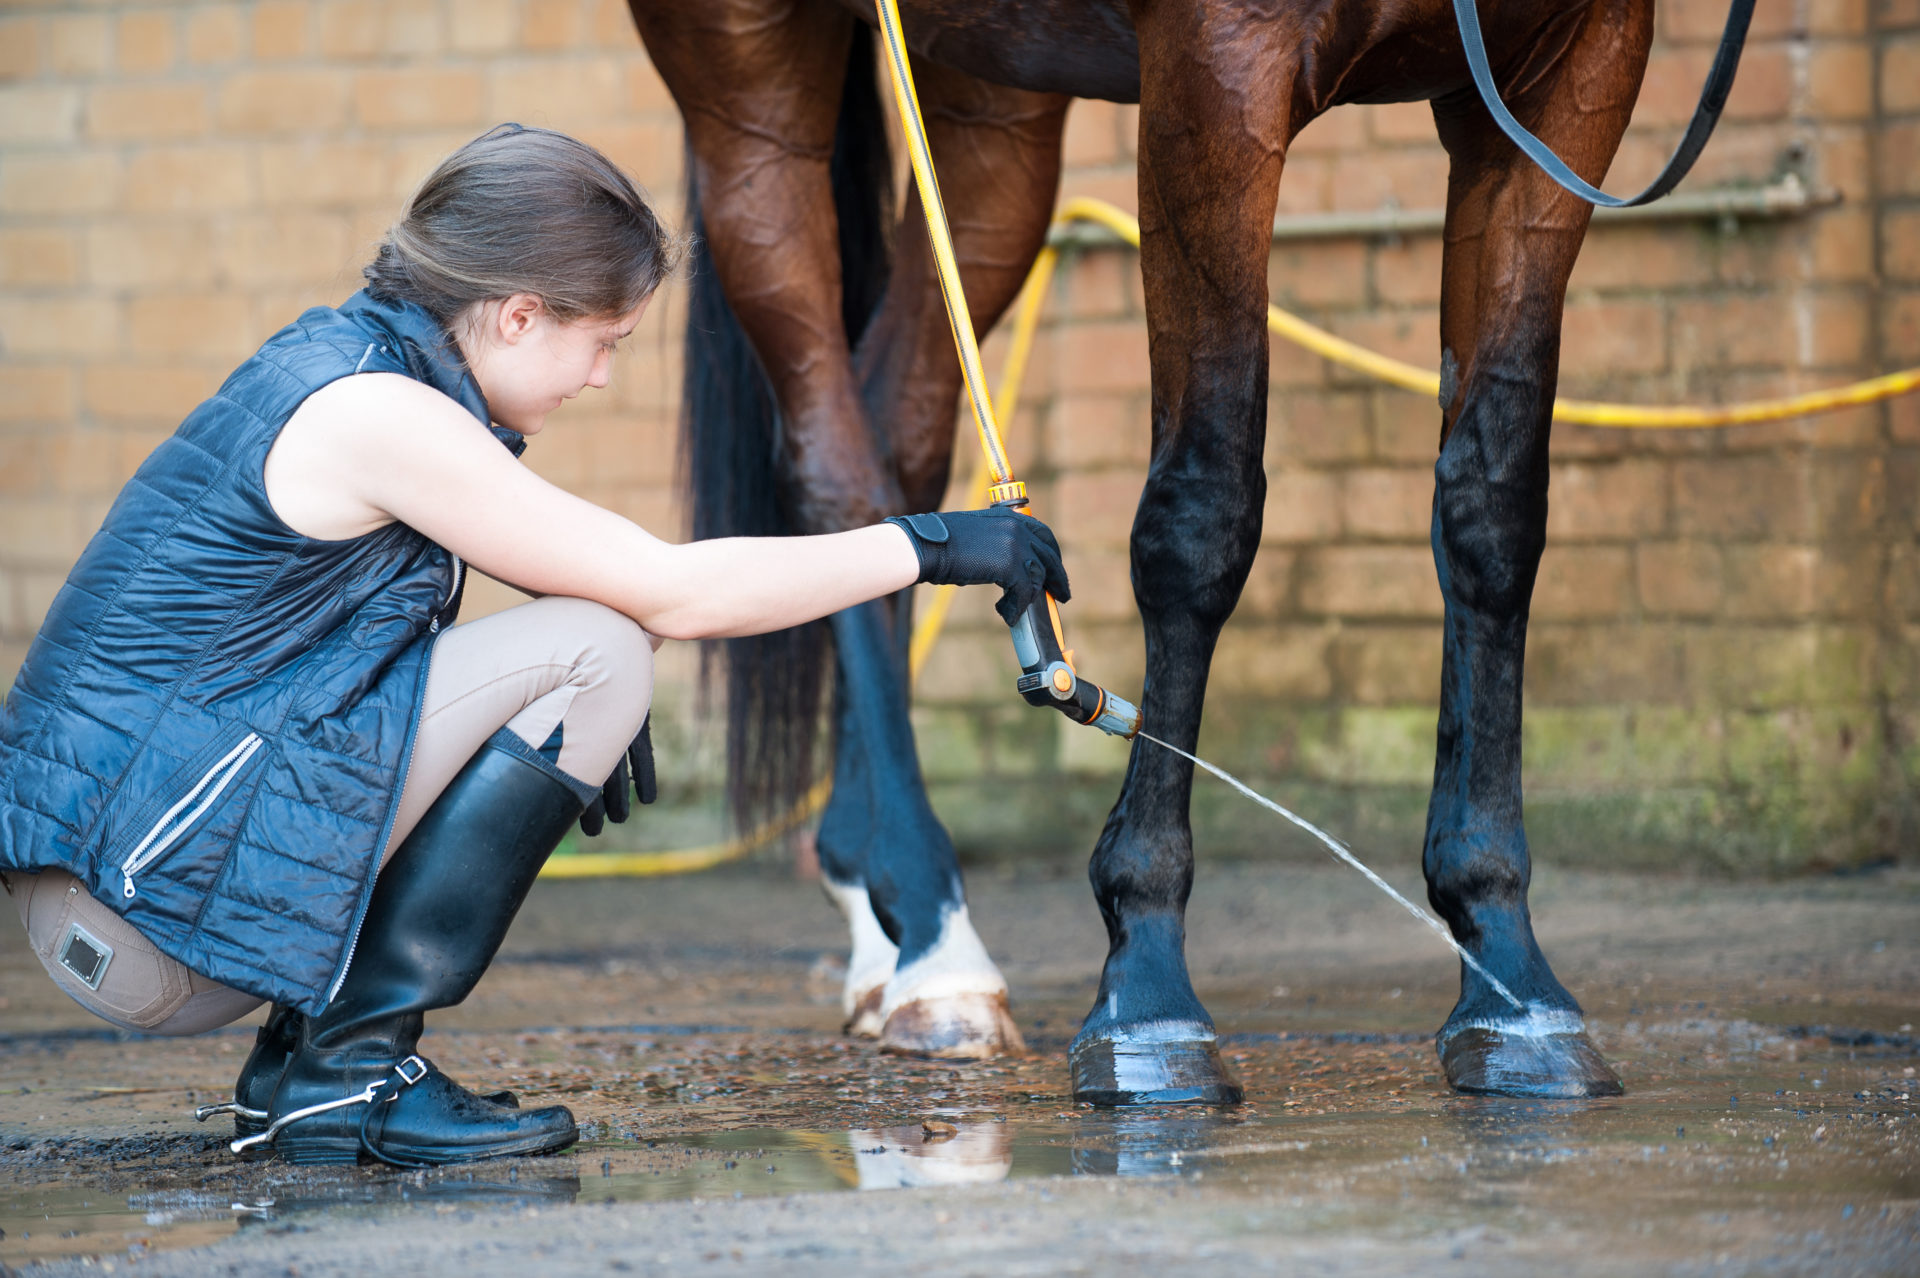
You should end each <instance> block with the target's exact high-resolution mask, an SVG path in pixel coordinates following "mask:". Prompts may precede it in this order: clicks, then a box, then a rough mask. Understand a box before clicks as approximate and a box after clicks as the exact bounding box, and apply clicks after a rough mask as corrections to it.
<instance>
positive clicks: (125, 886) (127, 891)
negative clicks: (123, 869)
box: [120, 874, 134, 901]
mask: <svg viewBox="0 0 1920 1278" xmlns="http://www.w3.org/2000/svg"><path fill="white" fill-rule="evenodd" d="M120 877H121V880H122V883H121V887H120V895H121V896H124V897H126V898H127V899H128V900H129V901H131V900H132V899H133V898H134V891H133V876H132V875H131V874H123V875H121V876H120Z"/></svg>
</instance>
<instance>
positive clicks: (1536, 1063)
mask: <svg viewBox="0 0 1920 1278" xmlns="http://www.w3.org/2000/svg"><path fill="white" fill-rule="evenodd" d="M1439 1050H1440V1066H1441V1068H1442V1069H1444V1070H1445V1071H1446V1074H1447V1082H1449V1083H1451V1084H1452V1085H1453V1088H1454V1090H1455V1091H1459V1092H1467V1093H1470V1094H1472V1095H1476V1096H1528V1097H1545V1098H1554V1099H1561V1100H1570V1099H1579V1098H1583V1097H1595V1096H1619V1095H1621V1094H1622V1093H1623V1092H1625V1091H1626V1089H1625V1088H1624V1087H1622V1086H1621V1085H1620V1077H1619V1075H1617V1074H1615V1073H1614V1072H1613V1069H1612V1067H1611V1066H1609V1065H1608V1064H1607V1062H1606V1061H1605V1060H1604V1059H1603V1058H1602V1057H1601V1055H1600V1051H1599V1049H1598V1048H1596V1047H1594V1045H1593V1040H1591V1039H1589V1038H1588V1037H1587V1036H1586V1034H1585V1033H1584V1032H1583V1031H1581V1030H1577V1029H1570V1030H1567V1031H1564V1032H1561V1033H1553V1034H1517V1033H1510V1032H1508V1031H1505V1030H1500V1029H1494V1028H1491V1027H1488V1026H1481V1025H1474V1026H1469V1027H1467V1028H1465V1029H1462V1030H1458V1031H1455V1032H1454V1033H1453V1034H1452V1035H1451V1036H1449V1037H1446V1038H1443V1039H1442V1040H1441V1042H1440V1044H1439Z"/></svg>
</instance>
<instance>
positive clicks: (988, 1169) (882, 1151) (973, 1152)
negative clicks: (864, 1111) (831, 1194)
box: [848, 1122, 1013, 1189]
mask: <svg viewBox="0 0 1920 1278" xmlns="http://www.w3.org/2000/svg"><path fill="white" fill-rule="evenodd" d="M952 1126H953V1128H954V1130H953V1134H952V1135H935V1134H930V1133H928V1132H927V1131H926V1130H924V1129H923V1128H921V1127H917V1126H915V1127H881V1128H863V1129H861V1130H858V1131H854V1132H850V1133H848V1139H849V1140H850V1141H851V1142H852V1144H853V1157H854V1166H855V1168H856V1170H857V1171H858V1172H859V1176H860V1180H859V1186H860V1188H861V1189H917V1188H919V1187H921V1186H923V1185H987V1184H991V1183H993V1182H994V1181H997V1180H1005V1179H1006V1178H1007V1176H1008V1175H1009V1174H1010V1173H1011V1172H1012V1171H1013V1135H1012V1133H1010V1132H1009V1131H1008V1130H1007V1125H1006V1124H1005V1123H1004V1122H999V1123H957V1124H953V1125H952Z"/></svg>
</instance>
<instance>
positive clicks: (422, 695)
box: [327, 555, 460, 1003]
mask: <svg viewBox="0 0 1920 1278" xmlns="http://www.w3.org/2000/svg"><path fill="white" fill-rule="evenodd" d="M453 562H454V563H456V564H458V563H459V562H460V557H459V556H458V555H456V556H454V560H453ZM455 586H456V588H458V582H457V581H456V582H455ZM438 629H439V628H438V627H437V626H436V627H434V630H435V632H436V633H437V631H438ZM437 642H439V641H438V640H432V639H430V640H428V644H429V645H432V644H434V643H437ZM432 669H433V648H432V647H431V646H429V647H428V648H427V655H426V658H425V659H424V660H423V661H421V663H420V678H419V681H418V686H417V687H415V688H414V690H413V725H412V727H410V728H409V729H408V730H407V757H406V758H404V759H402V760H401V761H400V772H399V775H398V776H396V777H395V778H394V779H393V802H392V804H391V806H390V808H389V810H388V812H387V822H386V824H385V825H384V826H383V827H381V830H380V842H379V844H378V846H376V847H375V848H374V853H373V855H374V858H375V860H376V862H377V861H378V860H379V859H380V858H383V857H385V856H386V853H387V840H389V839H391V838H392V837H393V822H394V818H395V817H397V816H399V815H400V796H401V795H402V794H404V793H405V792H406V788H407V775H408V774H409V773H410V772H412V771H413V756H414V755H416V754H418V753H419V752H420V716H421V714H422V713H423V712H424V711H425V710H426V706H427V675H428V673H429V672H430V671H431V670H432ZM380 869H381V867H380V866H379V865H378V864H377V863H376V864H375V866H374V869H373V873H374V878H375V880H376V882H377V880H378V878H379V875H380ZM372 904H373V894H372V893H371V892H369V893H368V894H367V902H366V904H365V905H362V906H361V907H360V912H359V913H358V914H356V915H354V918H353V931H352V932H351V933H350V934H349V935H348V936H347V953H346V957H345V958H343V959H342V960H341V961H340V974H339V975H338V976H336V977H334V978H333V984H332V985H331V986H329V987H328V989H327V1002H329V1003H331V1002H333V1000H334V997H335V996H336V995H338V994H339V993H340V987H341V986H342V985H345V984H346V983H347V973H348V972H350V971H352V970H353V952H354V951H355V950H357V949H359V948H360V929H361V928H363V927H365V926H366V923H367V910H368V908H369V907H370V906H371V905H372Z"/></svg>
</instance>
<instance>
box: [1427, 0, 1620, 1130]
mask: <svg viewBox="0 0 1920 1278" xmlns="http://www.w3.org/2000/svg"><path fill="white" fill-rule="evenodd" d="M1651 10H1652V6H1651V4H1648V3H1646V2H1645V0H1610V2H1609V3H1602V4H1597V5H1595V6H1594V7H1593V9H1592V10H1591V12H1590V13H1588V14H1587V15H1586V18H1585V19H1584V23H1583V27H1584V29H1583V30H1581V31H1580V32H1579V33H1578V34H1577V35H1575V36H1574V37H1573V38H1572V39H1571V40H1570V41H1569V43H1568V45H1567V47H1566V48H1565V50H1564V51H1563V52H1562V54H1561V55H1560V57H1559V59H1558V61H1557V64H1556V65H1555V66H1554V67H1553V68H1552V69H1551V70H1550V71H1549V72H1547V73H1545V74H1537V75H1535V76H1532V77H1530V80H1529V84H1528V87H1527V88H1526V89H1525V91H1524V92H1522V93H1520V94H1518V95H1516V96H1515V97H1514V98H1513V99H1511V105H1512V106H1513V108H1514V110H1515V113H1516V114H1517V115H1519V116H1520V118H1521V119H1522V120H1525V121H1527V122H1528V123H1529V124H1530V126H1531V127H1532V128H1533V129H1534V130H1535V131H1536V132H1538V133H1539V134H1540V135H1541V137H1542V138H1543V139H1544V140H1546V141H1547V142H1548V143H1549V144H1550V145H1552V146H1553V147H1554V148H1555V149H1556V150H1558V151H1559V152H1560V153H1561V154H1562V155H1564V156H1566V157H1567V158H1568V160H1569V162H1570V163H1572V164H1573V165H1574V166H1575V168H1577V169H1579V170H1580V171H1581V172H1583V173H1585V174H1586V175H1587V176H1588V177H1589V178H1592V179H1595V180H1597V179H1598V178H1599V177H1600V176H1601V175H1602V174H1604V173H1605V171H1606V168H1607V164H1608V163H1609V161H1610V160H1611V159H1612V156H1613V151H1614V147H1615V146H1616V145H1617V144H1618V142H1619V139H1620V135H1621V132H1622V131H1623V130H1624V129H1625V128H1626V124H1627V117H1628V114H1629V113H1630V112H1631V110H1632V107H1633V100H1634V95H1635V91H1636V90H1637V88H1638V86H1639V80H1640V72H1641V70H1642V68H1643V67H1644V65H1645V59H1646V50H1647V40H1648V34H1649V30H1648V29H1649V25H1650V16H1651ZM1434 117H1435V119H1436V121H1437V122H1438V124H1439V128H1440V136H1441V140H1442V141H1443V142H1444V143H1445V144H1446V147H1447V150H1448V152H1449V154H1450V156H1451V157H1452V162H1453V169H1452V175H1451V178H1450V181H1449V189H1448V208H1447V230H1446V235H1447V245H1446V250H1445V258H1444V264H1443V268H1442V301H1441V344H1442V356H1441V359H1442V364H1443V367H1445V368H1446V369H1448V370H1449V374H1450V375H1451V376H1454V377H1457V380H1456V381H1453V382H1452V383H1450V384H1445V385H1443V388H1442V392H1441V393H1442V395H1443V397H1445V402H1444V404H1443V407H1444V410H1445V435H1444V438H1443V442H1442V445H1441V449H1440V459H1439V463H1438V465H1437V466H1436V467H1435V472H1434V473H1435V486H1434V498H1433V555H1434V561H1435V563H1436V564H1437V566H1438V568H1439V571H1440V589H1441V593H1442V595H1443V596H1444V598H1445V602H1446V619H1445V632H1444V633H1445V639H1444V642H1445V652H1444V656H1443V660H1442V668H1441V694H1440V730H1439V751H1438V758H1437V760H1436V763H1435V766H1434V779H1433V796H1432V799H1431V800H1430V803H1429V806H1428V809H1427V834H1426V848H1425V856H1424V864H1425V870H1426V877H1427V896H1428V899H1429V900H1430V901H1431V902H1432V903H1433V907H1434V909H1436V910H1437V911H1439V913H1440V915H1441V917H1442V918H1444V919H1445V920H1446V921H1447V924H1448V925H1449V926H1450V927H1451V928H1452V930H1453V934H1454V936H1455V938H1456V939H1458V940H1459V942H1460V944H1461V945H1462V946H1463V947H1464V948H1465V949H1466V950H1467V952H1468V953H1469V954H1471V955H1473V957H1474V958H1475V959H1476V960H1478V962H1479V963H1480V965H1481V966H1482V967H1483V968H1484V969H1485V970H1486V972H1487V973H1490V974H1491V976H1492V977H1493V978H1494V979H1495V980H1498V981H1499V982H1501V983H1502V984H1504V985H1505V986H1506V987H1507V989H1508V990H1509V991H1510V992H1511V993H1512V994H1513V995H1514V996H1515V998H1517V999H1518V1001H1519V1002H1520V1004H1522V1006H1520V1007H1516V1006H1514V1005H1513V1003H1512V1002H1511V1001H1509V1000H1508V999H1507V998H1505V997H1504V996H1502V995H1501V994H1500V992H1499V991H1498V990H1496V989H1495V988H1494V986H1493V984H1492V983H1491V982H1490V981H1489V980H1488V979H1487V978H1486V977H1485V976H1483V975H1482V974H1481V973H1480V972H1478V971H1475V970H1474V969H1473V968H1471V967H1469V966H1467V965H1465V964H1463V965H1462V967H1461V976H1460V986H1461V988H1460V1001H1459V1003H1458V1004H1457V1005H1456V1006H1455V1008H1454V1010H1453V1014H1452V1015H1451V1016H1449V1017H1448V1018H1447V1022H1446V1024H1445V1026H1444V1027H1443V1028H1442V1029H1441V1030H1440V1033H1439V1036H1438V1040H1437V1045H1438V1048H1439V1052H1440V1059H1441V1062H1442V1064H1443V1066H1444V1068H1445V1070H1446V1074H1447V1080H1448V1081H1449V1082H1450V1083H1452V1084H1453V1086H1455V1087H1456V1088H1459V1089H1460V1090H1462V1091H1468V1092H1493V1093H1500V1094H1506V1095H1531V1096H1603V1095H1613V1094H1617V1093H1618V1092H1619V1091H1620V1082H1619V1080H1618V1078H1616V1077H1615V1075H1614V1073H1613V1071H1612V1070H1611V1069H1610V1068H1608V1066H1607V1064H1606V1062H1605V1061H1604V1060H1602V1059H1601V1057H1600V1054H1599V1052H1598V1051H1597V1050H1595V1048H1594V1046H1593V1044H1592V1043H1591V1041H1589V1040H1588V1038H1587V1036H1586V1033H1585V1028H1584V1023H1583V1021H1582V1018H1581V1013H1580V1006H1579V1004H1578V1003H1576V1002H1575V1001H1574V999H1573V996H1572V995H1571V994H1569V993H1568V992H1567V990H1566V988H1565V987H1564V986H1563V985H1561V983H1560V981H1559V979H1558V978H1556V977H1555V976H1554V974H1553V969H1552V968H1551V967H1550V966H1549V965H1548V963H1547V960H1546V956H1545V955H1543V954H1542V953H1541V952H1540V947H1539V945H1538V944H1537V943H1536V942H1535V939H1534V934H1533V923H1532V919H1531V917H1530V915H1529V913H1528V909H1527V885H1528V881H1529V879H1530V877H1531V864H1530V859H1529V856H1528V852H1527V836H1526V830H1525V828H1524V826H1523V825H1522V822H1521V786H1520V719H1521V682H1522V673H1523V669H1524V662H1525V656H1526V642H1527V612H1528V606H1529V603H1530V601H1531V598H1532V594H1533V584H1534V576H1535V572H1536V570H1537V569H1538V567H1539V563H1540V555H1541V551H1542V550H1543V548H1544V546H1545V544H1546V525H1547V440H1548V428H1549V424H1550V421H1551V418H1552V409H1553V399H1554V389H1555V384H1556V381H1557V374H1558V368H1559V357H1560V325H1561V309H1562V305H1563V302H1564V299H1565V294H1566V286H1567V278H1568V275H1569V274H1570V273H1571V271H1572V269H1573V263H1574V258H1575V257H1576V255H1577V254H1578V253H1579V249H1580V243H1581V240H1582V238H1583V237H1584V235H1585V233H1586V227H1587V221H1588V217H1589V214H1590V210H1589V209H1588V207H1587V206H1586V205H1585V204H1584V203H1582V202H1581V201H1580V200H1578V199H1576V198H1575V197H1573V196H1571V195H1569V194H1567V193H1566V192H1564V191H1562V190H1561V189H1560V188H1559V187H1558V186H1556V185H1554V183H1553V182H1552V181H1551V180H1550V179H1549V178H1547V177H1546V175H1545V174H1543V173H1541V172H1540V171H1539V170H1538V169H1537V168H1535V167H1534V165H1533V163H1532V162H1531V161H1529V160H1527V159H1526V158H1524V157H1523V156H1521V155H1520V154H1519V152H1517V151H1516V150H1515V149H1514V148H1513V146H1512V145H1511V144H1510V143H1508V141H1507V140H1506V138H1505V137H1504V136H1502V135H1501V134H1500V133H1499V132H1498V131H1497V129H1496V128H1495V126H1494V124H1493V122H1492V120H1491V119H1490V118H1489V117H1488V116H1487V114H1486V111H1485V108H1484V107H1482V106H1481V105H1480V103H1479V100H1478V99H1477V98H1475V97H1474V96H1473V93H1472V90H1471V89H1469V90H1467V91H1466V92H1465V93H1463V94H1461V95H1459V96H1457V97H1454V98H1450V99H1447V100H1443V101H1440V102H1436V103H1435V105H1434Z"/></svg>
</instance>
